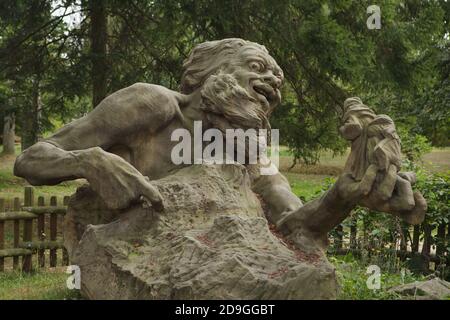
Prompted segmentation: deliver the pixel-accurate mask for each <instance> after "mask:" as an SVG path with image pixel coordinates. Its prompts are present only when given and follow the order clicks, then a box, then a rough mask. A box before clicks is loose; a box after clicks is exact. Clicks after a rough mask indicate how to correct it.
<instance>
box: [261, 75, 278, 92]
mask: <svg viewBox="0 0 450 320" xmlns="http://www.w3.org/2000/svg"><path fill="white" fill-rule="evenodd" d="M263 80H264V82H265V83H267V84H269V85H270V86H272V87H273V88H274V89H278V88H280V87H281V79H280V78H278V77H275V76H274V75H273V74H271V75H267V76H264V77H263Z"/></svg>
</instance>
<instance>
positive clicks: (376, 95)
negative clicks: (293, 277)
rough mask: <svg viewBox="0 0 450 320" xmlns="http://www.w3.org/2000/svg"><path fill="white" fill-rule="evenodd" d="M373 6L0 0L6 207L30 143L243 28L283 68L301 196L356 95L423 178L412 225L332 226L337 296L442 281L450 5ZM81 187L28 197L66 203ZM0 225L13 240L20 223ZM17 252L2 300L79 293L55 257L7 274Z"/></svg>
mask: <svg viewBox="0 0 450 320" xmlns="http://www.w3.org/2000/svg"><path fill="white" fill-rule="evenodd" d="M375 2H376V3H375ZM375 2H373V1H365V0H362V1H350V0H339V1H331V0H329V1H327V0H301V1H300V0H298V1H295V0H290V1H289V0H279V1H273V0H272V1H268V0H252V1H251V0H247V1H245V0H230V1H213V0H201V1H196V0H181V1H173V0H139V1H138V0H130V1H119V0H58V1H51V0H47V1H42V0H18V1H2V2H1V3H0V124H2V126H3V134H2V140H1V142H2V146H1V147H0V153H1V155H0V198H4V199H5V203H6V206H7V204H8V203H11V202H12V199H13V198H14V197H21V198H22V197H23V196H22V194H23V188H24V186H26V185H27V183H26V181H24V180H23V179H20V178H18V177H15V176H14V175H13V174H12V167H13V163H14V159H15V156H17V154H19V153H20V152H21V150H24V149H26V148H27V147H29V146H30V145H32V144H34V143H35V142H37V141H38V140H39V139H41V138H42V137H46V136H48V135H49V134H51V133H52V132H54V131H55V130H56V129H58V128H59V127H61V126H62V125H64V124H65V123H68V122H70V121H72V120H73V119H76V118H79V117H81V116H83V115H84V114H86V113H87V112H89V111H90V110H92V108H94V106H95V105H97V104H98V103H99V102H100V101H101V100H102V99H103V98H104V97H105V96H107V95H108V94H110V93H112V92H114V91H116V90H119V89H121V88H123V87H126V86H128V85H131V84H133V83H135V82H148V83H155V84H160V85H163V86H166V87H168V88H170V89H173V90H178V85H179V81H180V78H181V73H182V63H183V60H184V59H185V58H186V57H187V56H188V54H189V52H190V50H191V49H192V48H193V46H194V45H196V44H198V43H201V42H203V41H208V40H217V39H222V38H228V37H239V38H243V39H246V40H250V41H254V42H258V43H260V44H263V45H265V46H266V47H267V49H268V50H269V53H270V54H271V55H272V56H273V57H274V58H275V60H276V61H277V62H278V63H279V65H280V66H281V68H282V69H283V71H284V74H285V84H284V86H283V89H282V96H283V100H282V103H281V105H280V106H279V107H278V108H277V110H276V111H275V112H274V114H273V115H272V117H271V124H272V128H278V129H280V143H281V144H282V145H283V147H282V148H281V159H280V170H281V171H282V172H283V173H284V174H285V175H286V176H287V178H288V180H289V182H290V184H291V187H292V189H293V191H294V193H295V194H296V195H298V196H299V197H300V198H302V200H304V201H308V200H310V199H312V198H314V197H317V196H319V195H320V194H321V193H322V192H324V190H326V189H327V188H328V187H329V186H330V184H331V183H332V182H333V181H334V180H335V179H336V177H337V176H338V175H339V174H340V173H341V172H342V169H343V165H344V161H345V159H346V156H347V155H348V145H347V143H346V141H344V140H343V139H342V138H340V137H339V135H338V131H337V128H338V127H339V116H340V115H341V112H342V104H343V101H344V100H345V98H347V97H350V96H360V97H361V98H362V100H363V101H364V103H365V104H367V105H369V106H370V107H372V108H373V109H374V110H375V111H376V112H377V113H386V114H388V115H390V116H391V117H392V118H393V119H394V121H395V123H396V125H397V130H398V132H399V134H400V137H401V139H402V151H403V154H404V166H403V169H404V170H408V169H411V170H414V171H416V172H418V177H419V181H418V183H417V188H418V189H419V190H421V191H422V193H423V194H424V196H425V198H426V199H427V200H428V204H429V209H428V212H427V217H426V220H425V222H424V223H423V224H422V225H421V226H419V227H417V228H416V229H417V230H415V229H414V228H413V227H411V226H408V225H405V224H403V223H402V222H400V221H399V220H398V219H396V218H395V217H392V216H387V215H384V214H379V213H376V212H369V211H368V210H365V209H363V208H358V209H357V210H355V211H354V212H353V214H352V217H351V218H349V219H347V220H346V221H345V222H344V223H343V225H341V226H339V227H338V228H336V230H334V231H333V232H332V233H331V234H330V249H329V257H330V260H331V261H332V262H333V263H334V264H335V266H336V268H337V272H338V277H339V279H340V282H341V286H342V288H341V292H340V295H339V297H340V298H342V299H380V298H381V299H395V298H399V297H398V296H397V295H395V294H393V293H391V292H389V291H388V289H389V287H390V286H393V285H396V284H401V283H404V282H405V283H406V282H411V281H414V280H421V279H424V278H427V277H432V276H440V277H442V278H446V279H447V280H448V279H449V273H450V272H449V269H448V265H449V252H450V241H449V240H450V232H449V219H450V213H449V169H450V148H449V146H450V141H449V136H450V134H449V133H450V27H449V23H450V22H449V19H450V1H446V0H430V1H420V0H404V1H400V0H378V1H375ZM372 4H376V5H377V6H379V8H380V13H381V28H380V29H369V28H368V26H367V24H366V22H367V19H368V18H369V16H370V14H369V13H367V7H369V6H370V5H372ZM82 183H83V181H73V182H66V183H62V184H60V185H58V186H51V187H36V188H35V189H34V192H35V194H36V196H38V195H39V196H44V197H45V198H49V197H50V196H57V197H58V198H61V201H62V197H63V196H67V195H70V194H72V193H73V192H74V191H75V189H76V188H77V187H78V186H80V185H81V184H82ZM5 228H6V229H5V239H6V240H5V241H6V244H8V243H10V242H11V241H12V237H13V235H12V230H11V228H12V227H11V226H10V225H9V224H8V223H6V225H5ZM59 236H60V235H59ZM417 237H418V238H417ZM415 246H416V247H417V248H414V247H415ZM0 249H1V248H0ZM414 251H417V252H414ZM402 252H403V254H400V253H402ZM404 252H406V253H407V254H404ZM46 254H48V252H46ZM35 258H36V257H34V258H33V259H35ZM9 260H10V259H8V258H5V259H4V263H5V272H0V299H64V298H68V299H70V298H79V297H78V294H77V292H76V291H70V290H68V289H67V288H66V282H65V281H66V278H67V274H65V267H63V266H61V261H59V260H58V267H53V268H48V267H46V268H38V267H37V264H36V263H33V266H35V267H34V269H33V272H32V273H31V274H28V273H27V274H25V273H21V272H20V271H17V270H16V271H13V270H11V269H12V264H11V263H10V261H9ZM370 264H377V265H379V266H380V268H381V271H382V287H381V289H379V290H369V289H368V288H367V286H366V279H367V276H368V275H366V267H367V266H368V265H370Z"/></svg>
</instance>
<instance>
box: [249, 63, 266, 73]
mask: <svg viewBox="0 0 450 320" xmlns="http://www.w3.org/2000/svg"><path fill="white" fill-rule="evenodd" d="M249 67H250V69H251V70H252V71H254V72H261V71H263V70H264V65H263V64H262V63H260V62H257V61H252V62H250V64H249Z"/></svg>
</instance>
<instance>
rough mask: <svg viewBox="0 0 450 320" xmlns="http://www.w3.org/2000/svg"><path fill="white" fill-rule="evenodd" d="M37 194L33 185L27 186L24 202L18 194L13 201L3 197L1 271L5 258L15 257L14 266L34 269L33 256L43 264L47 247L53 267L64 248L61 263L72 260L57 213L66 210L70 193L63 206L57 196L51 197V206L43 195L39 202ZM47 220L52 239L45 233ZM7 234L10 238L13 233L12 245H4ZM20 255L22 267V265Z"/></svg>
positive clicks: (17, 268)
mask: <svg viewBox="0 0 450 320" xmlns="http://www.w3.org/2000/svg"><path fill="white" fill-rule="evenodd" d="M34 198H35V197H34V189H33V187H31V186H28V187H25V188H24V197H23V202H22V201H21V199H20V198H18V197H16V198H14V199H13V201H12V204H11V203H8V201H7V200H6V199H3V198H0V272H1V271H4V270H5V261H6V258H8V259H10V258H12V268H13V269H14V270H19V269H21V270H22V271H23V272H31V271H32V270H33V256H36V257H37V266H38V267H39V268H44V267H45V265H46V261H45V260H46V259H45V253H46V251H48V252H49V266H50V267H56V266H57V261H58V255H57V253H58V250H61V251H62V259H61V260H62V261H61V263H62V265H68V264H69V259H68V255H67V251H66V249H65V248H64V244H63V240H62V237H60V239H58V216H59V215H65V214H66V211H67V203H68V200H69V197H68V196H65V197H64V198H63V206H58V198H57V197H56V196H51V197H50V200H49V205H48V206H46V205H45V198H44V197H42V196H40V197H38V198H37V204H36V205H35V200H34ZM7 204H9V206H7ZM46 224H47V227H48V228H47V229H49V239H47V238H48V237H47V235H46V233H45V232H46ZM21 225H22V228H21ZM34 226H35V228H33V227H34ZM8 227H9V228H8ZM21 231H22V232H21ZM21 233H22V234H21ZM6 236H8V238H11V236H12V243H10V246H11V247H9V248H6V247H5V243H6V241H5V240H6ZM9 242H11V241H9ZM20 258H21V259H22V263H21V268H19V260H20Z"/></svg>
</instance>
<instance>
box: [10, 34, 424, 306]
mask: <svg viewBox="0 0 450 320" xmlns="http://www.w3.org/2000/svg"><path fill="white" fill-rule="evenodd" d="M183 68H184V72H183V76H182V79H181V90H180V92H175V91H172V90H169V89H167V88H164V87H162V86H159V85H154V84H146V83H136V84H134V85H132V86H130V87H127V88H124V89H122V90H119V91H117V92H115V93H113V94H111V95H110V96H108V97H106V98H105V99H104V100H103V101H102V102H101V103H100V104H99V105H98V106H96V108H95V109H94V110H92V111H91V112H90V113H89V114H87V115H86V116H84V117H82V118H80V119H78V120H75V121H73V122H71V123H69V124H67V125H66V126H64V127H63V128H61V129H60V130H59V131H57V132H56V133H55V134H54V135H52V136H50V137H49V138H46V139H44V140H42V141H40V142H38V143H36V144H35V145H33V146H32V147H30V148H28V149H27V150H25V151H24V152H23V153H22V154H21V155H20V156H19V157H18V158H17V160H16V163H15V167H14V173H15V175H17V176H20V177H24V178H25V179H27V180H28V181H29V183H31V184H32V185H54V184H58V183H60V182H62V181H66V180H73V179H78V178H84V179H86V180H87V182H88V184H86V185H85V186H83V187H81V188H79V189H78V190H77V192H76V194H74V195H73V196H72V198H71V201H70V203H69V209H68V213H67V215H66V217H65V230H64V235H65V245H66V247H67V249H68V251H69V255H70V258H71V263H72V264H77V265H79V266H80V269H81V285H82V288H81V289H82V293H83V295H84V296H86V297H88V298H92V299H96V298H98V299H103V298H105V299H109V298H111V299H114V298H118V299H126V298H135V299H208V298H209V299H233V298H234V299H332V298H334V297H335V295H336V279H335V273H334V268H333V266H332V265H331V264H330V263H329V262H328V261H327V259H326V256H325V254H324V251H325V247H326V244H327V233H328V232H329V231H330V230H332V229H333V228H334V227H335V226H336V225H338V224H340V223H341V222H342V221H343V220H344V219H345V218H346V217H347V216H348V215H349V214H350V212H351V210H352V209H353V208H354V207H355V206H357V205H361V206H365V207H368V208H370V209H374V210H378V211H383V212H386V213H390V214H394V215H397V216H400V217H402V218H403V219H405V220H406V221H409V222H412V223H419V222H421V221H422V220H423V217H424V213H425V210H426V202H425V200H424V199H423V197H422V195H421V194H420V193H419V192H412V189H411V185H412V184H413V183H414V181H415V176H414V174H412V173H408V174H405V173H400V172H399V164H400V162H399V159H398V157H400V153H399V151H398V146H397V143H398V141H397V140H396V139H397V135H396V133H395V126H394V125H393V122H392V120H390V118H388V117H387V116H386V117H380V116H376V115H375V114H374V113H373V112H371V110H370V108H368V107H366V106H364V105H363V103H362V101H360V100H359V99H357V98H351V99H350V100H348V101H346V103H345V106H346V108H347V110H346V113H345V115H344V118H343V126H342V127H341V130H340V132H341V134H342V135H343V136H344V137H345V138H346V139H348V140H350V141H352V151H351V155H350V159H349V162H348V165H347V166H346V170H345V172H344V173H343V174H342V175H341V176H340V177H339V179H338V180H337V182H336V183H335V184H334V185H333V186H332V187H331V189H330V190H328V192H326V193H325V194H324V195H323V196H321V197H320V198H318V199H315V200H312V201H310V202H308V203H306V204H302V202H301V201H300V200H299V198H298V197H296V196H295V195H294V194H293V193H292V191H291V189H290V187H289V184H288V182H287V180H286V178H285V177H284V176H283V175H282V174H280V173H277V174H273V175H261V170H260V166H261V165H260V164H244V165H242V164H237V163H236V164H200V165H199V164H194V165H190V166H189V165H176V164H174V163H173V161H172V159H171V150H172V149H173V147H174V146H175V145H176V144H177V143H178V141H172V139H171V135H172V133H173V132H174V131H175V130H176V129H187V130H190V131H192V130H193V128H194V122H195V121H201V123H202V130H204V131H205V130H208V129H211V128H215V129H218V130H220V131H221V132H225V131H226V130H227V129H236V128H241V129H251V128H253V129H269V128H270V125H269V120H268V119H269V116H270V113H271V112H272V111H273V109H274V108H275V107H276V106H277V105H278V104H279V102H280V99H281V95H280V87H281V85H282V83H283V71H282V70H281V68H280V67H279V66H278V64H277V63H276V61H275V60H274V59H273V58H272V57H271V56H270V55H269V53H268V51H267V50H266V48H265V47H264V46H262V45H259V44H257V43H253V42H249V41H245V40H242V39H223V40H219V41H210V42H205V43H201V44H199V45H197V46H196V47H194V49H193V50H192V52H191V54H190V55H189V57H188V58H187V60H186V61H185V62H184V65H183ZM383 141H384V142H383ZM366 156H367V157H366ZM383 161H384V162H383ZM266 165H267V164H266ZM269 226H274V227H271V228H269ZM273 228H275V229H278V232H274V231H275V230H274V229H273ZM281 234H282V235H283V236H280V235H281Z"/></svg>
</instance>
